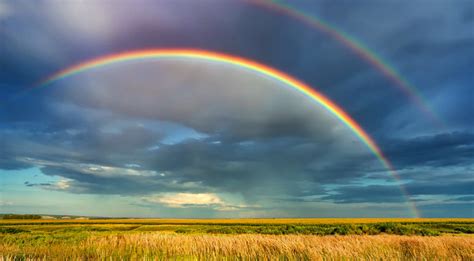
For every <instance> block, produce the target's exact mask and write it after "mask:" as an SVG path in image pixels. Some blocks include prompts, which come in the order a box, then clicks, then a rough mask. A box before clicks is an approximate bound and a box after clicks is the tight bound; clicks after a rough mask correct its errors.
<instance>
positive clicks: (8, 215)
mask: <svg viewBox="0 0 474 261" xmlns="http://www.w3.org/2000/svg"><path fill="white" fill-rule="evenodd" d="M3 219H41V216H40V215H20V214H6V215H3Z"/></svg>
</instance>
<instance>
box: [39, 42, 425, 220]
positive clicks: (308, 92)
mask: <svg viewBox="0 0 474 261" xmlns="http://www.w3.org/2000/svg"><path fill="white" fill-rule="evenodd" d="M163 58H192V59H200V60H207V61H213V62H219V63H224V64H230V65H235V66H237V67H240V68H244V69H248V70H250V71H254V72H257V73H260V74H262V75H265V76H267V77H269V78H271V79H274V80H277V81H279V82H281V83H284V84H285V85H286V86H289V87H291V88H293V89H294V90H296V91H298V92H300V93H302V94H304V95H305V96H307V97H309V98H310V99H312V100H314V101H316V102H317V103H318V104H319V105H321V106H322V107H323V108H325V109H326V110H327V111H329V112H330V113H331V114H333V115H334V116H335V117H336V118H337V119H339V120H340V121H341V122H342V123H343V124H344V125H346V126H347V127H348V128H349V129H350V130H351V131H352V132H353V133H354V134H355V135H356V136H357V137H358V138H359V140H360V141H362V142H363V143H364V144H365V145H366V146H367V147H368V148H369V150H370V151H371V152H372V153H373V154H374V155H375V156H376V157H377V158H378V159H379V160H380V162H381V163H382V164H383V165H384V166H385V167H386V168H387V169H388V170H389V172H390V174H391V175H392V176H393V177H394V178H395V179H396V180H397V181H398V182H400V177H399V176H398V174H397V173H396V172H395V170H394V168H393V166H392V165H391V163H390V162H389V160H388V159H387V158H386V157H385V156H384V154H383V152H382V150H381V149H380V148H379V147H378V146H377V144H376V143H375V141H374V140H373V139H372V138H371V137H370V136H369V135H368V134H367V133H366V132H365V131H364V130H363V129H362V127H361V126H360V125H359V124H358V123H357V122H356V121H355V120H354V119H352V118H351V117H350V116H349V115H348V114H347V113H346V112H345V111H344V110H343V109H341V108H340V107H339V106H338V105H336V104H335V103H334V102H332V101H331V100H330V99H328V98H327V97H325V96H324V95H322V94H321V93H319V92H317V91H316V90H314V89H313V88H311V87H309V86H308V85H306V84H305V83H303V82H301V81H299V80H297V79H295V78H293V77H292V76H290V75H288V74H286V73H284V72H281V71H278V70H276V69H274V68H271V67H269V66H266V65H263V64H260V63H257V62H255V61H252V60H248V59H245V58H242V57H237V56H232V55H228V54H223V53H216V52H210V51H204V50H195V49H152V50H138V51H130V52H124V53H118V54H111V55H107V56H102V57H99V58H96V59H92V60H89V61H86V62H83V63H79V64H77V65H73V66H71V67H68V68H66V69H64V70H61V71H58V72H57V73H55V74H53V75H51V76H50V77H48V78H46V79H45V80H44V81H42V82H40V83H39V84H38V85H37V86H38V87H44V86H47V85H50V84H52V83H53V82H55V81H58V80H61V79H64V78H66V77H69V76H72V75H75V74H78V73H81V72H84V71H86V70H89V69H93V68H98V67H102V66H105V65H109V64H115V63H123V62H127V61H136V60H146V59H163ZM400 189H401V191H402V193H403V194H404V195H405V197H406V199H407V201H408V202H409V203H411V208H412V211H413V213H414V215H415V216H416V217H419V213H418V210H417V209H416V206H415V204H414V203H413V202H412V201H411V200H410V198H409V195H408V194H407V191H406V190H405V189H404V187H403V186H401V185H400Z"/></svg>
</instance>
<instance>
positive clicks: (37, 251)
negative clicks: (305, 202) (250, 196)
mask: <svg viewBox="0 0 474 261" xmlns="http://www.w3.org/2000/svg"><path fill="white" fill-rule="evenodd" d="M109 256H112V257H115V258H117V259H118V258H122V257H123V258H132V259H136V258H178V259H196V258H198V259H204V258H213V259H221V258H232V259H235V258H241V259H256V258H258V259H281V258H283V259H285V258H286V259H315V260H318V259H341V258H350V259H380V258H383V259H389V260H393V259H403V260H406V259H446V260H448V259H449V260H474V219H88V220H79V219H64V220H62V219H55V220H44V219H38V220H0V257H3V258H6V259H9V258H11V259H14V258H22V259H23V258H27V259H28V258H33V259H40V258H41V259H43V258H46V259H66V258H68V259H88V258H89V259H90V258H94V259H95V258H105V257H109ZM0 259H1V258H0Z"/></svg>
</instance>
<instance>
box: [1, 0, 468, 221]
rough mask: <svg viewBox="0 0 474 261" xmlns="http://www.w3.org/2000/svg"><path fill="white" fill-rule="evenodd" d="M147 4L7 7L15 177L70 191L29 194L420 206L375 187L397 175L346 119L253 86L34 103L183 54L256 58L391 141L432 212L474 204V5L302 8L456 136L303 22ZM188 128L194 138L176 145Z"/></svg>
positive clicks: (195, 70) (113, 81)
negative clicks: (32, 172) (212, 196)
mask: <svg viewBox="0 0 474 261" xmlns="http://www.w3.org/2000/svg"><path fill="white" fill-rule="evenodd" d="M144 2H146V4H143V5H139V4H136V3H133V4H132V3H131V2H127V1H120V2H119V3H118V4H117V3H114V4H111V3H110V2H107V1H97V2H94V3H93V4H91V3H88V4H85V3H83V2H70V3H62V4H58V3H57V2H53V1H42V2H37V3H29V2H26V1H15V2H11V3H8V4H7V5H8V6H9V11H8V12H2V10H0V23H1V24H0V38H1V39H2V44H1V47H0V67H1V68H2V70H0V88H1V89H0V98H1V101H0V135H1V137H0V169H3V170H13V169H25V168H29V167H38V168H40V169H41V171H42V172H43V173H44V174H46V175H49V176H54V177H58V178H60V179H64V180H65V181H63V183H60V184H59V185H58V184H56V183H53V182H52V183H44V184H41V183H39V184H35V183H26V184H25V185H26V186H37V187H41V188H44V189H47V190H62V191H68V192H72V193H90V194H119V195H146V194H153V193H159V192H192V193H198V192H216V193H217V192H229V193H242V194H243V195H244V197H245V198H246V200H248V201H255V200H257V199H258V198H259V197H261V198H270V199H274V200H278V199H281V200H282V201H285V199H286V200H287V201H288V200H293V201H294V202H325V203H327V202H336V203H347V204H350V203H377V204H379V203H385V202H392V203H401V202H403V201H404V200H405V199H404V198H403V197H402V195H401V193H400V190H399V188H398V187H397V186H393V185H373V183H379V182H387V181H388V182H392V181H393V179H392V177H391V176H390V175H389V174H388V172H386V170H385V169H383V168H382V166H381V165H380V163H377V162H376V161H375V158H374V157H373V156H372V155H369V154H368V152H367V150H366V149H365V148H363V147H361V146H360V143H359V142H358V141H355V138H354V136H353V135H352V134H350V133H349V134H348V132H347V131H341V128H340V127H341V126H342V125H341V124H340V123H338V122H336V121H334V119H333V118H332V116H329V115H328V114H327V113H326V112H324V110H321V109H320V108H319V107H317V105H315V104H314V103H313V102H309V101H308V100H307V99H302V98H301V97H300V96H296V95H294V94H293V93H289V92H286V91H285V90H286V89H285V88H280V87H281V86H276V85H278V84H276V83H275V82H270V81H267V82H264V81H255V78H258V77H254V75H253V76H252V75H251V74H250V73H247V72H245V73H243V72H242V71H238V72H237V71H234V70H230V69H229V70H225V68H224V69H221V70H215V69H212V70H208V69H209V65H207V64H206V65H204V64H195V65H194V66H188V67H186V66H184V67H180V66H178V65H179V64H178V65H176V64H174V65H173V64H171V66H169V65H170V64H168V65H166V66H162V67H160V66H159V65H152V64H143V65H135V66H137V67H135V69H134V70H133V68H132V67H122V68H120V67H117V68H115V70H110V71H107V70H103V71H101V72H100V73H96V74H94V73H93V72H92V73H89V74H85V75H82V76H80V75H79V76H78V78H76V79H74V80H71V79H66V80H65V81H63V82H62V83H56V86H51V87H48V88H44V89H37V90H35V91H32V92H29V93H26V94H21V93H20V90H23V89H25V88H28V87H31V84H32V83H34V82H36V81H38V80H39V79H42V78H44V77H45V76H46V75H48V74H50V73H51V72H53V71H55V70H58V69H60V68H65V67H66V66H68V65H71V64H74V63H76V62H79V61H83V60H86V59H90V58H93V57H97V56H100V55H104V54H109V53H114V52H118V51H123V50H129V49H143V48H159V47H176V46H179V47H182V46H184V47H192V48H203V49H209V50H216V51H222V52H226V53H232V54H236V55H241V56H244V57H247V58H250V59H254V60H257V61H260V62H263V63H265V64H268V65H270V66H273V67H275V68H277V69H280V70H282V71H284V72H287V73H289V74H291V75H294V76H296V77H298V78H299V79H302V80H303V81H305V82H307V83H309V84H310V85H312V86H317V90H318V91H321V92H322V93H324V94H326V95H328V96H329V98H331V99H332V100H334V101H335V102H336V103H338V104H339V105H341V107H342V108H344V109H345V110H346V111H347V112H348V113H349V114H350V115H351V116H353V117H354V118H355V119H356V120H357V121H358V122H360V124H361V125H362V127H363V128H364V129H366V130H368V132H369V134H370V135H372V136H374V137H375V138H376V140H377V141H378V142H379V143H380V145H381V147H382V150H383V151H384V153H385V154H386V155H387V156H388V158H389V159H390V160H391V161H393V163H394V165H395V167H396V168H397V170H399V171H400V176H401V177H402V182H403V183H406V189H407V191H408V192H409V194H411V195H413V196H414V197H416V198H417V199H418V200H420V201H423V200H425V199H424V198H423V197H424V196H433V197H437V196H440V197H444V196H450V197H453V198H454V197H457V198H458V200H459V201H463V200H466V199H467V200H466V201H468V200H469V197H470V195H472V194H473V191H472V187H473V184H472V175H473V171H472V167H473V166H472V164H473V161H472V159H473V158H474V134H473V133H472V127H473V120H474V119H473V114H472V100H473V98H474V97H473V96H472V95H473V94H472V91H471V87H472V86H473V80H472V66H473V63H472V60H473V58H474V51H473V47H472V43H473V41H474V40H473V37H472V28H473V27H474V24H473V23H474V21H473V19H471V17H472V13H473V12H472V4H471V3H469V2H467V1H466V2H462V1H456V2H454V3H452V4H449V5H448V4H447V3H445V2H443V1H434V2H433V3H431V4H430V5H429V6H427V5H426V4H425V3H424V2H421V1H411V2H408V1H405V2H390V3H383V4H381V3H378V2H375V1H364V2H358V3H357V5H356V4H355V3H354V2H353V1H338V2H334V1H319V2H311V3H309V2H305V3H303V2H301V3H292V4H295V5H301V6H299V7H300V8H301V9H300V10H304V11H305V12H306V13H308V14H316V15H318V16H320V17H322V18H323V19H324V20H326V21H328V22H329V23H330V24H334V25H335V26H336V27H337V28H340V29H342V30H343V31H345V32H348V33H349V34H350V35H352V36H353V37H354V38H356V39H359V40H360V41H361V42H362V43H364V44H366V45H367V46H368V47H369V48H370V49H371V50H373V51H374V52H376V53H378V54H380V55H381V57H383V58H384V59H385V60H386V61H387V62H389V63H390V64H392V65H393V67H394V68H395V69H397V70H398V71H400V72H401V74H402V75H403V76H404V77H405V78H406V79H407V80H408V81H409V82H411V83H413V85H414V86H415V87H416V88H418V89H419V91H420V93H421V94H422V95H423V96H424V97H425V98H426V99H427V102H428V103H429V104H431V105H432V106H433V107H434V110H435V111H436V112H437V113H438V114H439V116H440V118H441V119H442V120H443V121H444V122H445V124H447V125H449V126H448V127H449V128H448V129H449V131H448V130H439V129H434V128H433V127H432V125H431V123H430V121H429V120H427V119H426V115H423V114H422V113H420V112H419V108H416V106H414V105H413V103H412V101H411V100H410V98H409V97H407V96H406V95H405V94H403V92H401V91H400V89H397V87H396V86H395V84H394V83H393V82H391V81H390V80H389V79H387V78H386V77H385V76H383V75H382V73H381V72H380V71H377V70H376V69H375V68H374V67H372V66H371V65H370V64H369V63H368V62H367V61H363V60H361V59H360V58H359V57H358V56H357V55H356V54H355V53H354V52H353V51H351V50H349V49H348V48H347V47H345V46H344V45H343V44H341V43H340V42H338V41H337V40H335V39H334V38H331V37H329V36H328V35H327V34H325V33H324V32H322V31H320V30H317V29H315V28H312V27H311V26H308V25H307V24H305V23H304V22H302V21H299V20H298V19H295V18H292V17H287V16H282V15H281V14H280V13H279V12H278V11H275V10H269V9H265V8H261V7H259V6H254V5H251V4H249V3H237V2H230V1H225V2H226V3H224V2H222V3H221V2H219V3H216V2H215V1H209V2H205V3H204V2H202V1H199V2H193V3H186V4H184V3H182V2H179V1H178V2H173V3H171V2H170V1H153V2H152V1H149V2H148V1H144ZM211 2H212V3H211ZM209 5H212V7H213V8H208V7H209ZM1 8H2V6H1V5H0V9H1ZM228 10H232V12H229V11H228ZM341 10H351V11H350V12H342V11H341ZM394 10H396V11H394ZM400 14H403V15H402V18H403V19H401V17H400ZM84 17H88V19H84ZM182 18H184V19H182ZM206 68H207V69H206ZM128 70H131V71H133V73H127V71H128ZM160 72H161V73H160ZM81 77H83V78H81ZM166 77H168V78H166ZM177 79H178V80H179V81H177ZM203 79H204V80H203ZM205 79H207V80H205ZM156 85H158V86H156ZM222 86H224V87H226V88H222ZM275 86H276V88H275ZM151 87H153V88H151ZM19 94H21V95H19ZM4 101H7V102H4ZM170 122H171V123H173V124H175V125H174V126H172V127H169V126H168V127H166V126H165V125H166V124H169V123H170ZM137 123H138V124H137ZM166 128H168V130H165V129H166ZM178 130H186V131H189V132H192V133H193V135H190V134H189V133H188V134H186V135H182V136H184V138H182V139H178V141H176V142H167V141H166V140H167V138H170V136H173V135H175V136H178V135H177V134H176V133H178ZM433 133H438V134H433ZM199 135H201V136H199ZM187 136H192V137H187ZM197 136H199V137H197ZM394 137H396V138H394ZM171 138H172V137H171ZM445 181H449V182H445ZM367 184H372V185H367ZM457 207H459V208H460V211H461V214H460V215H465V216H472V208H471V212H469V208H468V207H469V206H467V204H464V205H462V204H458V205H447V204H446V205H445V204H441V205H440V204H432V205H429V204H426V205H424V207H423V208H422V210H423V212H426V213H427V215H434V216H436V215H439V214H440V213H442V211H445V210H455V209H456V208H457Z"/></svg>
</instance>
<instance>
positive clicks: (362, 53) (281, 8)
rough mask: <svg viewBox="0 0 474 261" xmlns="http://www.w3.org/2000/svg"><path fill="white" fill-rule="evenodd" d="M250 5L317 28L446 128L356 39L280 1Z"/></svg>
mask: <svg viewBox="0 0 474 261" xmlns="http://www.w3.org/2000/svg"><path fill="white" fill-rule="evenodd" d="M247 1H249V3H252V4H255V5H257V6H262V7H264V8H268V9H270V10H273V11H275V12H278V13H282V14H285V15H287V16H289V17H292V18H294V19H296V20H299V21H300V22H302V23H305V24H306V25H308V26H310V27H313V28H316V29H317V30H318V31H320V32H322V33H325V34H326V35H328V36H330V37H331V38H333V39H335V40H336V41H338V42H339V43H341V44H342V45H344V46H345V47H347V48H348V49H350V50H351V51H352V52H354V53H355V54H356V55H357V56H359V57H360V58H362V59H363V60H364V61H366V62H367V63H369V64H370V65H372V66H373V67H374V68H375V69H377V71H379V72H381V73H382V74H383V75H384V76H385V77H387V79H389V80H390V81H391V82H392V83H394V84H395V86H397V87H398V88H399V89H400V90H401V91H402V92H403V93H404V94H405V95H406V96H407V97H408V98H409V99H410V100H411V101H412V102H413V103H415V104H416V106H417V107H418V109H419V110H421V111H422V112H423V113H424V114H425V115H426V116H427V117H428V118H430V119H431V121H432V122H433V123H435V124H436V125H437V126H438V127H444V124H443V123H442V121H441V120H440V119H439V117H438V116H437V114H436V113H435V111H434V110H433V108H431V106H430V105H429V104H428V102H427V101H426V100H425V99H424V98H423V96H422V95H421V93H420V92H419V91H418V90H417V89H416V88H415V87H414V86H413V85H412V84H410V83H409V82H408V80H406V79H404V78H403V77H402V76H401V75H400V73H399V72H397V70H396V69H395V68H394V67H393V66H391V65H390V64H389V63H388V62H386V61H384V60H383V59H382V58H381V57H380V56H378V55H377V54H376V53H375V52H373V51H371V50H370V49H369V48H368V47H367V46H365V45H364V44H362V43H361V42H360V41H358V40H356V39H355V38H354V37H352V36H350V35H349V34H347V33H345V32H344V31H342V30H340V29H338V28H336V27H335V26H333V25H330V24H329V23H327V22H325V21H323V20H322V19H321V18H319V17H316V16H314V15H308V14H305V13H303V12H301V11H299V10H296V9H295V8H294V7H291V6H289V5H286V4H284V3H281V2H280V1H271V0H247Z"/></svg>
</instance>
